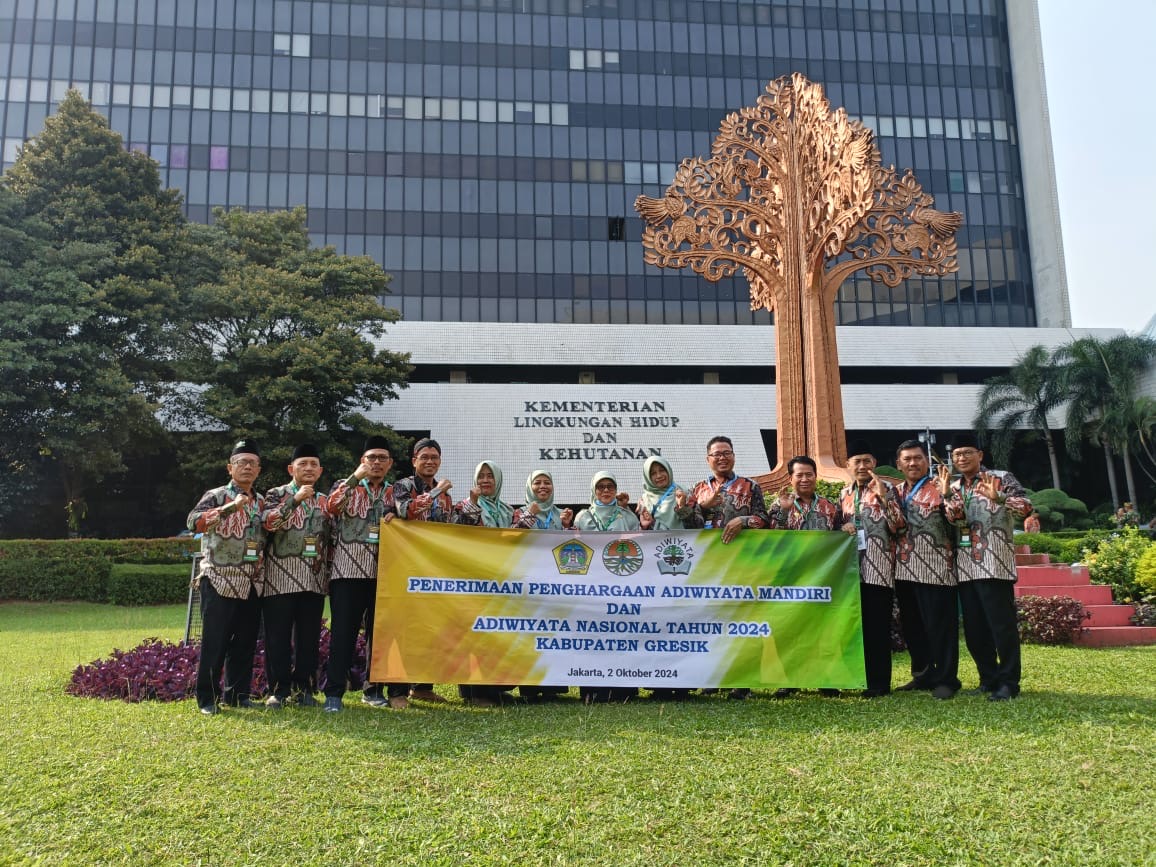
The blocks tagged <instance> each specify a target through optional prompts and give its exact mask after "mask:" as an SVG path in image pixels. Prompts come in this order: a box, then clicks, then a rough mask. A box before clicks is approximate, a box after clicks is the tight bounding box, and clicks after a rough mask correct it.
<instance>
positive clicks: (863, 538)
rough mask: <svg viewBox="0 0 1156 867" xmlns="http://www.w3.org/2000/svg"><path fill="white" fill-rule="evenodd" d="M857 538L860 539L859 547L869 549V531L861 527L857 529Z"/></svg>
mask: <svg viewBox="0 0 1156 867" xmlns="http://www.w3.org/2000/svg"><path fill="white" fill-rule="evenodd" d="M855 538H856V539H857V540H858V543H857V547H858V549H859V550H860V551H866V550H867V531H866V530H864V529H863V528H862V527H860V528H859V529H858V530H856V531H855Z"/></svg>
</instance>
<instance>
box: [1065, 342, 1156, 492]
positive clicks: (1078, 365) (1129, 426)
mask: <svg viewBox="0 0 1156 867" xmlns="http://www.w3.org/2000/svg"><path fill="white" fill-rule="evenodd" d="M1054 359H1055V360H1056V361H1057V362H1060V363H1062V364H1063V377H1062V379H1063V384H1064V388H1065V390H1066V392H1067V394H1068V397H1069V398H1070V400H1069V403H1068V412H1067V425H1066V431H1067V443H1068V450H1069V452H1071V453H1072V454H1073V455H1075V454H1078V453H1079V443H1080V440H1081V439H1082V438H1083V436H1084V435H1086V436H1088V437H1089V438H1090V439H1092V440H1093V441H1094V442H1098V443H1100V444H1101V445H1102V446H1103V447H1104V461H1105V464H1106V466H1107V469H1108V482H1109V484H1110V486H1111V488H1112V504H1113V505H1115V506H1118V505H1119V504H1120V495H1119V492H1118V490H1117V486H1116V473H1115V469H1114V468H1113V465H1112V451H1113V449H1115V450H1116V451H1118V452H1119V453H1120V456H1121V457H1122V458H1123V459H1124V475H1125V478H1126V480H1127V484H1128V496H1129V497H1131V499H1132V502H1136V485H1135V481H1134V480H1133V477H1132V458H1131V444H1132V442H1134V441H1135V437H1136V434H1137V430H1136V427H1137V425H1136V418H1135V413H1134V405H1135V403H1136V385H1137V383H1138V381H1139V379H1140V375H1141V374H1142V373H1143V372H1144V370H1145V369H1146V368H1147V367H1148V365H1149V364H1151V362H1152V361H1153V359H1156V340H1153V339H1152V338H1150V337H1145V336H1143V335H1137V336H1132V335H1127V334H1121V335H1118V336H1116V337H1112V338H1109V339H1108V340H1101V339H1100V338H1098V337H1081V338H1079V339H1077V340H1073V341H1072V342H1071V343H1069V344H1068V345H1066V346H1061V347H1060V348H1059V349H1057V350H1056V354H1055V356H1054Z"/></svg>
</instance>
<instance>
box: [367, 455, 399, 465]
mask: <svg viewBox="0 0 1156 867" xmlns="http://www.w3.org/2000/svg"><path fill="white" fill-rule="evenodd" d="M392 460H393V458H391V457H390V456H389V455H366V456H365V461H366V463H370V464H384V463H387V462H389V461H392Z"/></svg>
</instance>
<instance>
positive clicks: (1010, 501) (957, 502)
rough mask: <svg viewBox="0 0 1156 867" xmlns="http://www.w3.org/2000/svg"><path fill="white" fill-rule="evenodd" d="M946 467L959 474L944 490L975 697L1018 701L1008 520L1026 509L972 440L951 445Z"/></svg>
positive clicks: (1012, 484) (1019, 489) (1017, 487)
mask: <svg viewBox="0 0 1156 867" xmlns="http://www.w3.org/2000/svg"><path fill="white" fill-rule="evenodd" d="M951 461H952V463H953V464H955V468H956V469H957V470H959V473H960V478H959V479H957V480H956V481H954V482H952V484H951V497H950V499H949V500H948V503H947V517H948V518H949V519H950V520H951V521H953V522H954V523H955V524H956V527H957V530H958V533H959V544H958V549H957V551H956V555H955V573H956V576H957V577H958V579H959V607H960V609H961V611H962V613H963V638H964V641H965V642H966V644H967V650H968V652H969V653H970V654H971V658H972V659H974V660H975V667H976V669H977V670H978V671H979V688H980V690H981V691H983V692H987V693H988V698H989V699H990V700H991V701H1007V700H1008V699H1009V698H1015V697H1016V696H1017V695H1019V693H1020V635H1019V627H1018V625H1017V623H1016V602H1015V581H1016V556H1015V547H1014V545H1013V544H1012V534H1013V533H1014V516H1015V515H1019V516H1021V517H1022V516H1024V515H1027V514H1028V513H1030V512H1031V510H1032V504H1031V501H1030V500H1029V499H1028V498H1027V497H1026V496H1025V495H1024V489H1023V486H1022V485H1021V484H1020V483H1019V481H1018V480H1017V479H1016V477H1015V476H1013V475H1012V474H1011V473H1009V472H1006V471H1004V470H990V469H988V468H987V467H985V466H984V465H983V452H982V451H981V450H980V448H979V440H977V439H976V437H975V435H974V434H971V433H966V434H960V435H959V436H957V437H956V438H955V440H954V444H953V447H952V451H951Z"/></svg>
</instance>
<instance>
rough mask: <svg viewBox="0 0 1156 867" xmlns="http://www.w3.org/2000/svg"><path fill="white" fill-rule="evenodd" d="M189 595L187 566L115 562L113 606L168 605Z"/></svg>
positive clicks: (110, 595)
mask: <svg viewBox="0 0 1156 867" xmlns="http://www.w3.org/2000/svg"><path fill="white" fill-rule="evenodd" d="M188 594H189V566H188V564H187V563H173V564H169V563H144V564H141V563H114V564H113V566H112V571H111V572H110V573H109V576H108V601H109V602H111V603H112V604H113V605H167V604H172V603H174V602H184V601H185V600H186V599H187V598H188Z"/></svg>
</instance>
